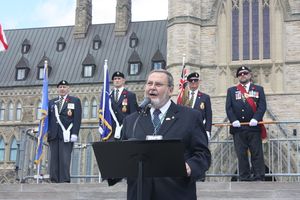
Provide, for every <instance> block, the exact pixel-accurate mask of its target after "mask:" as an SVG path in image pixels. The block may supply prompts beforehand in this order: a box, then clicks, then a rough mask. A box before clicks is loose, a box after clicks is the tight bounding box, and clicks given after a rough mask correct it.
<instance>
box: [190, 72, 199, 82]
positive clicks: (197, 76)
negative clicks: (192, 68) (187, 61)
mask: <svg viewBox="0 0 300 200" xmlns="http://www.w3.org/2000/svg"><path fill="white" fill-rule="evenodd" d="M193 77H196V78H198V79H199V77H200V75H199V74H198V73H197V72H193V73H190V74H189V75H188V77H187V80H189V79H190V78H193Z"/></svg>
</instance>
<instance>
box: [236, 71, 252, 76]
mask: <svg viewBox="0 0 300 200" xmlns="http://www.w3.org/2000/svg"><path fill="white" fill-rule="evenodd" d="M243 74H244V75H248V74H249V72H240V73H238V76H242V75H243Z"/></svg>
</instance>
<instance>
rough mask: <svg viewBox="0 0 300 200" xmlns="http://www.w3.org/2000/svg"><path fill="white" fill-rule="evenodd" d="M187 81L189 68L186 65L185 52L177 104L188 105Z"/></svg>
mask: <svg viewBox="0 0 300 200" xmlns="http://www.w3.org/2000/svg"><path fill="white" fill-rule="evenodd" d="M187 85H188V83H187V69H186V67H185V54H183V59H182V71H181V75H180V79H179V88H178V96H177V104H179V105H182V106H187V105H188V91H189V90H188V89H186V87H187Z"/></svg>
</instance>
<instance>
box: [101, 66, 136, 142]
mask: <svg viewBox="0 0 300 200" xmlns="http://www.w3.org/2000/svg"><path fill="white" fill-rule="evenodd" d="M111 79H112V81H113V84H114V90H113V91H112V92H111V93H110V102H111V115H112V134H111V135H109V136H108V137H107V138H103V140H119V139H120V137H121V129H122V124H123V119H124V118H125V117H126V116H128V115H130V114H131V113H134V112H135V111H136V110H137V100H136V94H135V93H133V92H130V91H128V90H126V89H125V87H124V85H125V82H126V79H125V76H124V74H123V73H122V72H119V71H116V72H114V73H113V75H112V78H111Z"/></svg>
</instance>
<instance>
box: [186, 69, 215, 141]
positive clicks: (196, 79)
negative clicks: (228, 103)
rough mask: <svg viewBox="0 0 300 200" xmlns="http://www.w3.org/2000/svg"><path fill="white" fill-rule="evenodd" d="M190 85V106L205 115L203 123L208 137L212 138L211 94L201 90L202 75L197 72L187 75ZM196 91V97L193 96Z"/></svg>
mask: <svg viewBox="0 0 300 200" xmlns="http://www.w3.org/2000/svg"><path fill="white" fill-rule="evenodd" d="M187 80H188V85H189V106H190V107H191V108H194V109H196V110H199V111H200V112H201V113H202V116H203V123H204V126H205V130H206V133H207V137H208V138H209V139H210V135H211V126H212V109H211V101H210V96H209V95H208V94H205V93H203V92H200V90H199V89H198V88H199V85H200V75H199V74H198V73H197V72H193V73H190V74H189V75H188V77H187ZM193 92H194V98H192V96H193V94H192V93H193Z"/></svg>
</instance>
